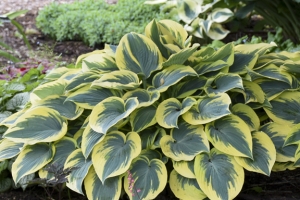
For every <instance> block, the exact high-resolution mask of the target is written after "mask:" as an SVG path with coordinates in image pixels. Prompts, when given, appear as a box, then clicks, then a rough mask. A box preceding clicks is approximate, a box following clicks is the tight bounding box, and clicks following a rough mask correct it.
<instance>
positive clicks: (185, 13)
mask: <svg viewBox="0 0 300 200" xmlns="http://www.w3.org/2000/svg"><path fill="white" fill-rule="evenodd" d="M219 1H220V0H213V1H203V0H201V1H197V0H150V1H146V2H145V4H152V5H157V4H160V5H161V4H164V5H163V6H162V8H161V9H162V12H170V13H172V15H177V18H178V19H179V21H182V22H184V23H185V26H184V27H185V29H186V30H187V31H188V32H189V33H190V34H192V35H194V36H196V37H198V38H207V37H209V38H210V39H212V40H221V39H223V38H225V37H226V36H227V34H228V33H229V31H228V30H226V29H225V28H224V27H223V26H222V25H221V24H222V23H224V22H227V21H229V20H230V19H231V17H232V16H233V15H234V14H233V12H232V11H231V10H230V9H228V8H226V7H218V6H216V4H217V3H218V2H219ZM225 6H227V5H225Z"/></svg>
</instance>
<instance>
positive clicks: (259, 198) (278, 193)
mask: <svg viewBox="0 0 300 200" xmlns="http://www.w3.org/2000/svg"><path fill="white" fill-rule="evenodd" d="M52 1H53V0H2V1H1V4H0V15H1V14H5V13H7V12H10V11H16V10H21V9H28V10H29V11H28V12H27V13H26V14H25V15H23V16H21V17H18V18H17V21H18V22H19V23H21V25H22V26H23V27H24V30H25V31H26V30H31V31H30V32H31V34H29V35H27V37H28V39H29V41H30V44H31V46H32V48H33V51H29V50H28V49H27V47H26V45H25V44H24V42H23V40H22V39H20V38H18V37H16V36H15V32H16V28H15V27H13V26H12V25H10V24H9V23H5V24H4V26H2V27H0V38H1V39H2V40H4V42H5V43H7V44H8V45H9V46H11V47H12V48H13V49H14V53H15V55H17V56H18V57H19V58H20V59H21V60H23V61H24V60H26V59H27V58H28V57H30V56H32V53H33V54H34V53H37V52H40V51H43V50H45V47H47V46H48V47H53V52H54V53H55V54H56V55H60V57H61V58H60V59H61V60H62V61H67V62H68V63H74V62H75V61H76V58H77V57H78V56H79V55H81V54H84V53H87V52H90V51H93V50H94V49H93V48H91V47H89V46H87V45H85V44H84V43H82V42H80V41H63V42H56V41H54V40H52V39H51V38H49V37H47V36H45V35H43V34H42V33H41V32H40V31H39V30H38V29H37V28H36V26H35V17H36V16H37V14H38V11H39V10H40V9H41V8H42V7H44V6H45V5H47V4H49V3H51V2H52ZM56 1H57V2H60V3H70V2H73V1H74V0H56ZM6 64H7V60H5V59H3V58H0V66H5V65H6ZM299 185H300V169H296V170H294V171H289V170H287V171H284V172H273V173H272V174H271V176H270V177H267V176H264V175H260V174H257V173H249V172H247V173H246V176H245V184H244V186H243V189H242V192H241V193H240V194H239V195H238V196H237V197H236V199H238V200H250V199H251V200H254V199H255V200H295V199H300V187H299ZM63 196H64V198H63V199H69V198H68V195H67V190H65V191H64V193H63ZM40 199H43V200H46V199H49V198H47V194H46V193H45V191H44V189H43V188H41V187H37V186H35V187H31V188H28V189H27V190H26V191H24V192H23V191H22V190H10V191H8V192H5V193H0V200H40ZM52 199H54V200H57V199H58V195H57V193H54V194H53V195H52ZM71 199H72V200H86V197H84V196H82V195H80V194H77V193H74V192H71ZM156 199H158V200H174V199H176V198H175V197H174V195H172V194H171V193H170V191H169V190H166V191H164V193H162V194H161V195H160V196H159V197H157V198H156Z"/></svg>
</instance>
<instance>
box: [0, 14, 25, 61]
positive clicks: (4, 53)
mask: <svg viewBox="0 0 300 200" xmlns="http://www.w3.org/2000/svg"><path fill="white" fill-rule="evenodd" d="M25 13H27V10H20V11H15V12H10V13H6V14H4V15H1V17H0V25H2V23H7V22H9V23H11V24H12V25H13V26H15V27H16V28H17V30H18V33H19V34H21V36H22V39H23V41H24V43H25V44H26V46H27V48H28V49H31V46H30V44H29V41H28V39H27V37H26V34H25V32H24V29H23V27H22V25H21V24H19V23H18V22H17V21H16V20H15V18H16V17H19V16H20V15H23V14H25ZM0 48H2V49H0V56H1V57H4V58H6V59H8V60H10V61H12V62H19V61H20V60H19V59H18V58H17V57H15V56H14V55H13V53H10V51H13V49H12V48H11V47H10V46H8V45H7V44H5V42H3V41H1V40H0Z"/></svg>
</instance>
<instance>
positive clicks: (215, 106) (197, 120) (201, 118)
mask: <svg viewBox="0 0 300 200" xmlns="http://www.w3.org/2000/svg"><path fill="white" fill-rule="evenodd" d="M230 104H231V100H230V98H229V96H228V94H226V93H222V94H220V95H217V96H214V97H203V98H200V99H199V100H198V101H197V103H196V104H195V105H194V106H193V107H192V108H191V109H190V110H188V111H187V112H186V113H184V114H183V115H182V117H183V119H184V120H185V121H186V122H188V123H189V124H193V125H197V124H206V123H209V122H211V121H214V120H216V119H219V118H221V117H224V116H226V115H229V114H230V111H229V105H230Z"/></svg>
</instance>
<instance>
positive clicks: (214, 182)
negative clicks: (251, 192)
mask: <svg viewBox="0 0 300 200" xmlns="http://www.w3.org/2000/svg"><path fill="white" fill-rule="evenodd" d="M194 169H195V174H196V180H197V182H198V184H199V186H200V188H201V190H202V191H203V192H204V193H205V194H206V195H207V197H208V198H210V199H214V200H224V199H234V198H235V197H236V196H237V195H238V194H239V193H240V191H241V189H242V187H243V183H244V177H245V175H244V170H243V168H242V167H241V166H240V165H239V164H238V163H237V162H236V161H235V160H234V158H233V157H232V156H229V155H228V154H224V153H222V152H220V151H218V150H217V149H212V150H211V151H210V153H202V154H199V155H197V156H196V159H195V165H194Z"/></svg>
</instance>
